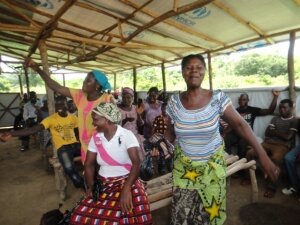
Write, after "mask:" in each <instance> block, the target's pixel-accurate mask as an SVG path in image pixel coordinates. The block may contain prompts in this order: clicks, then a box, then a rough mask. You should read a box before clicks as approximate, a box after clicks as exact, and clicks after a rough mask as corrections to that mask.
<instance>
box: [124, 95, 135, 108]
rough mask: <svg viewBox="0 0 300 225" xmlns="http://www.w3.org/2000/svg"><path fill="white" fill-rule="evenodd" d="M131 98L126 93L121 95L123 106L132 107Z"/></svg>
mask: <svg viewBox="0 0 300 225" xmlns="http://www.w3.org/2000/svg"><path fill="white" fill-rule="evenodd" d="M132 100H133V98H132V96H131V95H130V94H128V93H125V94H122V103H123V105H124V106H131V105H132Z"/></svg>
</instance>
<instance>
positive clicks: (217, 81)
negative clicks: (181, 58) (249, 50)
mask: <svg viewBox="0 0 300 225" xmlns="http://www.w3.org/2000/svg"><path fill="white" fill-rule="evenodd" d="M212 67H213V68H212V69H213V70H212V71H213V74H212V77H213V88H214V89H225V88H242V87H263V86H286V85H288V76H287V60H286V58H285V57H282V56H278V55H258V54H251V55H245V56H242V57H241V58H240V59H239V60H237V61H234V60H232V59H230V58H229V57H227V56H226V55H221V56H218V57H214V58H213V59H212ZM18 74H20V76H21V79H22V83H23V88H24V89H25V86H26V82H25V77H24V74H23V71H22V70H19V71H17V73H16V75H11V74H5V73H3V74H0V92H19V91H20V85H19V79H18ZM165 75H166V86H167V90H168V91H182V90H185V89H186V85H185V82H184V80H183V78H182V74H181V68H180V66H176V67H171V68H166V70H165ZM67 76H72V75H71V74H68V75H66V86H67V87H71V88H81V87H82V82H83V79H84V78H85V75H84V74H83V75H82V77H80V78H76V79H75V78H74V79H67ZM52 77H53V79H55V80H56V81H57V82H59V83H60V84H63V81H62V76H61V75H55V76H52ZM116 77H117V80H116V87H114V76H113V75H108V79H109V82H110V83H111V85H112V86H113V89H117V90H120V89H121V88H122V87H133V71H132V70H129V71H124V72H122V73H118V74H117V75H116ZM295 79H296V85H297V86H299V85H300V58H296V59H295ZM29 82H30V90H34V91H36V92H37V93H45V84H44V82H43V80H42V79H41V78H40V76H38V75H37V74H35V73H34V72H32V71H29ZM152 86H157V87H158V89H162V88H163V81H162V73H161V68H160V67H146V68H140V69H137V87H136V88H137V91H147V90H148V89H149V88H150V87H152ZM202 86H203V87H204V88H209V77H208V75H206V76H205V78H204V81H203V85H202Z"/></svg>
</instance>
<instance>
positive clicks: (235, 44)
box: [210, 27, 300, 52]
mask: <svg viewBox="0 0 300 225" xmlns="http://www.w3.org/2000/svg"><path fill="white" fill-rule="evenodd" d="M291 32H300V27H299V28H295V29H291V30H287V31H281V32H277V33H273V34H269V35H265V36H263V37H257V38H252V39H248V40H245V41H241V42H236V43H234V44H231V45H228V46H227V47H226V48H217V49H214V50H212V51H210V52H219V51H222V50H225V49H228V48H234V47H236V46H239V45H243V44H246V43H251V42H255V41H259V40H262V39H266V38H272V37H277V36H281V35H285V34H289V33H291Z"/></svg>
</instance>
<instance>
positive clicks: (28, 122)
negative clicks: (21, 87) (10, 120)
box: [20, 91, 42, 151]
mask: <svg viewBox="0 0 300 225" xmlns="http://www.w3.org/2000/svg"><path fill="white" fill-rule="evenodd" d="M41 106H42V103H41V101H39V100H38V98H37V96H36V93H35V92H34V91H31V92H29V101H28V102H26V103H25V104H24V107H23V119H24V121H25V127H27V128H29V127H33V126H35V125H36V124H38V120H37V119H38V116H37V110H38V109H39V108H40V107H41ZM20 140H21V142H22V147H21V149H20V150H21V151H25V150H28V149H29V136H23V137H21V138H20Z"/></svg>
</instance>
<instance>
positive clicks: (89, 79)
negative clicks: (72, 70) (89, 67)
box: [82, 73, 99, 93]
mask: <svg viewBox="0 0 300 225" xmlns="http://www.w3.org/2000/svg"><path fill="white" fill-rule="evenodd" d="M97 88H99V85H98V83H97V81H96V79H95V77H94V76H93V74H92V73H88V74H87V75H86V77H85V79H84V81H83V84H82V91H83V92H85V93H91V92H94V91H96V89H97Z"/></svg>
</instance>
